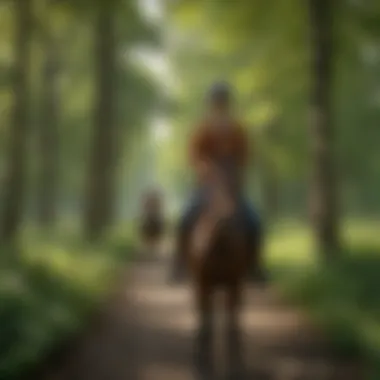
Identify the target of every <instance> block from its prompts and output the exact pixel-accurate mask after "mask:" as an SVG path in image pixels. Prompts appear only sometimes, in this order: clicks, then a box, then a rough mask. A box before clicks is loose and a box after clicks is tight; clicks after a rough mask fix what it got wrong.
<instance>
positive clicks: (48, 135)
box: [37, 30, 59, 228]
mask: <svg viewBox="0 0 380 380" xmlns="http://www.w3.org/2000/svg"><path fill="white" fill-rule="evenodd" d="M43 43H44V67H43V79H42V80H43V83H42V110H41V120H40V123H39V144H40V147H39V148H40V150H39V154H40V172H39V183H38V186H39V191H38V210H37V212H38V220H39V223H40V225H41V227H43V228H51V227H53V226H54V224H55V222H56V207H57V197H58V178H59V153H58V152H59V146H58V145H59V127H58V103H59V88H58V74H59V60H58V58H59V57H58V55H57V44H56V41H54V38H53V36H51V35H50V30H47V32H46V33H45V35H44V41H43Z"/></svg>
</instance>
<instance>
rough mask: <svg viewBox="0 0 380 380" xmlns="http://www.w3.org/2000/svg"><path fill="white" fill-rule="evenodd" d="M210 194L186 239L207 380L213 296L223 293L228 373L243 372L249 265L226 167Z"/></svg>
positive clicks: (200, 362) (199, 357)
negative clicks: (244, 295) (243, 311)
mask: <svg viewBox="0 0 380 380" xmlns="http://www.w3.org/2000/svg"><path fill="white" fill-rule="evenodd" d="M217 173H218V175H216V176H214V180H213V181H212V183H211V184H210V187H209V189H208V190H209V192H208V198H207V201H206V202H205V203H204V206H203V209H202V211H201V215H200V217H199V218H198V220H197V223H196V225H195V227H194V229H193V230H192V233H191V235H190V237H189V239H188V241H187V242H188V243H187V249H186V255H185V256H186V262H187V265H188V269H189V272H190V276H191V280H192V284H193V289H194V295H195V302H196V308H197V312H198V315H199V326H198V337H197V342H196V347H195V354H196V356H195V358H196V365H197V368H198V370H199V371H200V375H201V378H205V379H210V378H211V376H212V373H213V370H212V360H211V358H212V351H213V350H212V340H213V306H212V305H213V298H214V295H215V293H216V291H217V290H218V289H219V288H222V289H224V290H225V292H226V304H225V307H226V314H227V326H226V327H227V329H226V331H227V335H226V337H227V350H228V351H227V353H228V358H229V362H230V366H229V374H230V376H231V377H232V378H236V376H238V378H240V377H239V372H240V371H242V370H243V366H242V362H241V352H240V351H241V342H240V328H239V320H238V319H239V315H240V311H241V297H242V290H243V285H244V281H245V279H246V278H247V275H248V271H249V267H250V254H249V245H248V241H247V234H246V232H244V231H245V230H246V229H245V225H244V218H243V214H242V212H241V208H240V207H239V197H238V189H237V187H236V186H233V185H232V184H233V182H232V181H231V175H230V173H229V172H228V171H227V170H223V169H222V170H219V169H218V170H217Z"/></svg>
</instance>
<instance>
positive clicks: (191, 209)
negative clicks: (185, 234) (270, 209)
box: [180, 190, 261, 236]
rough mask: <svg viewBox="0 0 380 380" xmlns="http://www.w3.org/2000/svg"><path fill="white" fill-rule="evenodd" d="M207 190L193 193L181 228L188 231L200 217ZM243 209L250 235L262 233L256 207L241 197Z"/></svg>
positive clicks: (182, 219)
mask: <svg viewBox="0 0 380 380" xmlns="http://www.w3.org/2000/svg"><path fill="white" fill-rule="evenodd" d="M205 196H206V195H205V192H204V191H202V190H196V192H195V193H194V194H193V195H192V197H191V200H190V203H189V204H188V206H187V207H186V209H185V212H184V214H183V216H182V218H181V221H180V230H181V231H188V230H189V228H191V227H192V226H193V225H194V222H195V221H196V219H197V218H198V216H199V214H200V211H201V208H202V205H203V202H204V201H205ZM241 211H242V213H243V216H244V219H245V220H244V221H245V225H246V226H247V233H248V235H249V236H252V235H253V236H258V234H260V233H261V221H260V218H259V215H258V213H257V212H256V210H255V209H254V207H253V206H252V205H251V204H250V203H249V202H248V200H247V199H245V198H244V197H242V198H241Z"/></svg>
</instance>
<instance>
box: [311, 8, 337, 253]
mask: <svg viewBox="0 0 380 380" xmlns="http://www.w3.org/2000/svg"><path fill="white" fill-rule="evenodd" d="M309 11H310V24H311V25H310V32H311V50H312V61H311V63H312V67H311V69H312V73H311V75H312V87H311V119H310V123H311V139H312V160H313V170H312V181H311V216H312V220H313V223H314V227H315V233H316V240H317V243H318V245H319V249H320V250H321V253H323V254H324V255H326V257H330V256H331V254H333V253H334V252H337V249H338V247H339V238H338V212H337V199H336V183H335V181H336V175H335V171H334V157H333V156H334V149H333V148H334V134H333V120H332V82H333V81H332V79H333V57H332V53H333V43H332V40H333V31H332V28H333V1H331V0H309Z"/></svg>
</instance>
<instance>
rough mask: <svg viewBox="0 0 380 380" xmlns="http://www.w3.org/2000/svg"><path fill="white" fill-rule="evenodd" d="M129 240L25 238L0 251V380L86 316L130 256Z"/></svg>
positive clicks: (23, 367) (31, 362)
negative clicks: (91, 241) (99, 241)
mask: <svg viewBox="0 0 380 380" xmlns="http://www.w3.org/2000/svg"><path fill="white" fill-rule="evenodd" d="M129 241H130V239H128V236H127V237H126V236H123V234H122V233H121V232H116V233H115V234H114V236H112V238H110V239H108V240H107V241H105V242H104V243H102V244H101V245H98V246H96V247H91V246H89V245H85V244H84V243H83V242H81V241H80V239H79V238H75V237H70V238H67V236H63V235H61V236H55V237H54V238H51V237H50V238H49V239H47V238H42V237H41V236H38V234H36V233H32V234H30V233H29V234H26V236H24V237H23V238H22V240H21V241H20V242H19V244H18V247H17V248H12V249H10V248H8V249H5V248H3V249H2V251H1V252H0V268H1V269H0V379H5V380H13V379H16V378H18V376H19V375H20V374H21V373H24V372H25V371H27V370H28V368H32V367H33V365H34V364H36V363H38V362H39V361H40V360H41V359H42V358H43V357H44V356H45V354H47V352H48V351H49V350H50V349H53V348H54V346H55V345H57V343H58V342H60V341H61V340H64V338H66V337H67V336H69V335H70V334H71V333H74V332H75V331H78V330H80V329H81V327H82V325H83V323H84V322H85V321H87V316H88V313H89V312H90V311H92V310H93V309H94V307H95V306H96V304H97V302H98V301H99V300H102V299H103V297H104V295H105V292H107V291H108V290H109V287H110V284H111V283H112V282H113V281H114V279H115V272H116V271H117V270H118V268H120V263H121V262H124V261H125V260H127V259H128V257H129V256H130V254H131V251H132V249H131V247H130V245H129V243H128V242H129Z"/></svg>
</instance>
